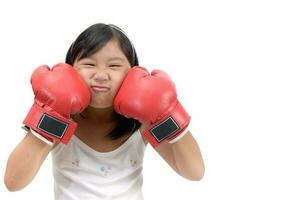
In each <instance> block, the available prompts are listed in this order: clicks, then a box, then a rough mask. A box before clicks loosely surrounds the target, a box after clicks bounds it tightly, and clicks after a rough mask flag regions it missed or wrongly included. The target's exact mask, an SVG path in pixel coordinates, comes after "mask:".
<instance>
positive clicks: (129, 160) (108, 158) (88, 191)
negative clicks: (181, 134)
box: [52, 130, 145, 200]
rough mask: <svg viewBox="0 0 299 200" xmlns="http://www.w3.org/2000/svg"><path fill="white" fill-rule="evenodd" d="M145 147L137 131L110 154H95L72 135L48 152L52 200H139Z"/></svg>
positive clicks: (141, 196)
mask: <svg viewBox="0 0 299 200" xmlns="http://www.w3.org/2000/svg"><path fill="white" fill-rule="evenodd" d="M144 151H145V144H144V141H143V139H142V136H141V133H140V131H139V130H137V131H135V132H134V133H133V134H132V135H131V136H130V137H129V138H128V139H127V141H126V142H124V143H123V144H122V145H121V146H119V147H118V148H117V149H115V150H113V151H111V152H103V153H101V152H97V151H95V150H93V149H92V148H91V147H89V146H88V145H86V144H85V143H83V142H82V141H81V140H80V139H79V138H78V137H76V136H75V135H74V136H72V138H71V140H70V142H69V143H68V144H67V145H64V144H58V145H57V146H56V147H55V148H54V149H53V150H52V160H53V174H54V181H55V183H54V192H55V199H56V200H70V199H72V200H74V199H78V200H79V199H80V200H82V199H84V200H85V199H86V200H92V199H105V200H108V199H109V200H116V199H117V200H119V199H122V200H125V199H130V200H135V199H136V200H137V199H138V200H140V199H141V200H142V199H143V195H142V183H143V176H142V164H143V155H144Z"/></svg>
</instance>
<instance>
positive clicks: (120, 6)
mask: <svg viewBox="0 0 299 200" xmlns="http://www.w3.org/2000/svg"><path fill="white" fill-rule="evenodd" d="M295 2H296V1H287V0H284V1H282V0H281V1H277V0H271V1H270V0H269V1H265V0H251V1H237V0H235V1H233V0H228V1H220V0H218V1H215V0H214V1H213V0H210V1H197V2H196V1H187V0H184V1H173V0H172V1H166V0H164V1H162V0H161V1H158V0H157V1H154V0H151V1H129V0H126V1H108V0H106V1H100V0H98V1H92V0H84V1H74V0H69V1H58V0H55V1H54V0H51V1H33V0H25V1H22V0H19V1H16V0H10V1H6V2H5V1H1V3H0V26H1V30H0V33H1V34H0V56H1V57H0V58H1V66H0V76H1V78H0V81H1V84H0V87H1V88H0V91H1V98H0V100H1V115H0V117H1V120H0V123H1V139H0V178H1V181H0V199H5V200H9V199H41V198H42V199H53V178H52V174H51V162H50V157H48V158H47V160H46V161H45V163H44V164H43V165H42V168H41V170H40V171H39V173H38V175H37V176H36V178H35V179H34V180H33V182H32V183H31V184H30V185H28V186H27V187H26V188H25V189H23V190H21V191H18V192H15V193H11V192H8V191H7V190H6V188H5V185H4V183H3V177H4V172H5V166H6V161H7V158H8V156H9V154H10V153H11V151H12V150H13V149H14V147H15V146H16V145H17V144H18V142H19V141H20V140H21V139H22V138H23V136H24V132H23V131H22V130H21V129H20V125H21V123H22V120H23V119H24V117H25V115H26V114H27V112H28V109H29V108H30V106H31V104H32V99H33V95H32V91H31V86H30V83H29V78H30V74H31V72H32V70H33V69H34V68H35V67H36V66H38V65H40V64H44V63H46V64H48V65H53V64H55V63H57V62H63V61H64V57H65V54H66V51H67V49H68V47H69V45H70V44H71V43H72V42H73V40H74V39H75V37H77V35H78V34H79V33H80V32H81V31H83V30H84V29H85V28H87V27H88V26H89V25H91V24H93V23H97V22H104V23H113V24H116V25H118V26H120V27H121V28H123V29H124V30H125V31H126V33H127V34H128V35H129V37H130V38H131V40H132V42H133V43H134V45H135V47H136V50H137V53H138V56H139V58H140V64H141V65H143V66H145V67H147V68H149V69H154V68H159V69H163V70H165V71H167V72H168V73H169V74H170V75H171V76H172V78H173V80H174V81H175V82H176V85H177V90H178V96H179V99H180V101H181V102H182V104H183V105H184V106H185V108H186V109H187V110H188V111H189V113H190V114H191V115H192V124H191V131H192V132H193V135H194V137H195V138H196V140H197V141H198V143H199V145H200V148H201V150H202V154H203V157H204V160H205V164H206V173H205V177H204V178H203V180H202V181H200V182H191V181H188V180H186V179H184V178H182V177H180V176H178V175H177V174H175V172H173V171H172V170H171V168H170V167H169V166H167V164H166V163H165V162H164V161H163V160H162V159H161V158H160V157H159V156H158V154H157V153H155V151H154V150H153V149H151V147H148V148H147V150H146V154H145V158H144V159H145V161H144V188H143V191H144V196H145V199H205V200H206V199H209V200H212V199H213V200H214V199H230V200H234V199H236V200H237V199H238V200H239V199H242V200H247V199H248V200H249V199H250V200H252V199H287V200H290V199H299V190H298V186H299V158H298V157H299V156H298V154H299V145H298V144H299V141H298V134H299V123H298V122H299V106H298V104H299V96H298V88H299V65H298V64H299V58H298V55H299V39H298V38H299V37H298V36H299V14H298V13H299V12H298V10H299V7H298V6H297V5H296V4H295Z"/></svg>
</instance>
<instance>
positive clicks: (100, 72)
mask: <svg viewBox="0 0 299 200" xmlns="http://www.w3.org/2000/svg"><path fill="white" fill-rule="evenodd" d="M93 79H94V80H95V81H96V82H103V81H107V80H109V73H108V72H107V71H106V70H105V69H97V70H96V71H95V73H94V75H93Z"/></svg>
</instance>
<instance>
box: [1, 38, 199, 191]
mask: <svg viewBox="0 0 299 200" xmlns="http://www.w3.org/2000/svg"><path fill="white" fill-rule="evenodd" d="M73 66H74V68H75V69H76V71H77V72H78V74H79V75H80V76H81V77H82V78H83V79H84V80H85V82H86V83H87V84H88V86H90V87H91V86H95V85H97V86H107V87H108V88H109V89H107V91H101V92H99V91H95V90H93V89H92V87H91V101H90V105H89V106H88V107H87V108H86V109H85V110H84V111H83V112H82V113H81V114H82V115H83V116H84V118H83V117H81V116H80V115H74V116H73V119H74V120H75V121H76V122H78V127H77V129H76V132H75V135H76V136H77V137H78V138H80V140H82V142H84V143H85V144H87V145H88V146H90V147H91V148H93V149H94V150H96V151H99V152H109V151H113V150H114V149H116V148H118V147H119V146H120V145H121V144H123V143H124V142H125V141H126V140H127V139H128V137H129V136H127V135H125V136H123V137H122V138H119V139H117V140H111V139H109V138H108V137H106V136H107V134H108V133H109V132H110V131H111V130H112V129H113V128H114V127H115V125H116V121H115V113H114V109H113V99H114V97H115V95H116V93H117V91H118V89H119V87H120V86H121V84H122V81H123V80H124V78H125V76H126V74H127V73H128V71H129V70H130V68H131V67H130V64H129V62H128V60H127V58H126V56H125V55H124V54H123V52H122V51H121V49H120V47H119V44H118V42H117V41H116V40H111V41H109V42H108V43H107V44H106V45H105V46H104V47H103V48H102V49H100V50H99V51H98V52H96V53H95V54H93V55H92V56H90V57H88V58H84V59H80V60H76V61H75V63H74V65H73ZM146 128H147V126H146V125H145V124H142V125H141V127H140V132H141V133H142V132H143V131H144V130H145V129H146ZM143 140H144V142H145V143H147V141H146V140H145V138H143ZM55 145H57V144H54V146H49V145H48V144H46V143H44V142H43V141H41V140H40V139H38V138H37V137H35V136H34V135H33V134H32V133H31V132H30V130H29V131H28V134H27V135H26V136H25V137H24V138H23V140H22V141H21V142H20V143H19V144H18V145H17V146H16V148H15V149H14V151H13V152H12V153H11V155H10V156H9V158H8V161H7V166H6V171H5V177H4V183H5V185H6V187H7V189H8V190H9V191H17V190H20V189H22V188H24V187H25V186H26V185H28V184H29V183H30V182H31V181H32V180H33V178H34V177H35V175H36V174H37V172H38V170H39V169H40V166H41V165H42V163H43V161H44V160H45V158H46V157H47V156H48V154H49V152H50V151H51V150H52V149H53V148H54V147H55ZM155 150H156V152H157V153H158V154H159V155H160V156H161V157H162V158H163V159H164V160H165V161H166V162H167V163H168V165H169V166H170V167H172V169H173V170H175V171H176V172H177V173H178V174H179V175H181V176H183V177H185V178H186V179H188V180H194V181H198V180H201V178H202V177H203V174H204V162H203V158H202V155H201V152H200V149H199V146H198V144H197V142H196V141H195V140H194V138H193V136H192V134H191V132H190V131H188V132H187V134H186V135H185V136H183V137H182V138H181V139H180V140H179V141H177V142H176V143H174V144H170V143H162V144H161V145H159V146H158V147H157V148H155Z"/></svg>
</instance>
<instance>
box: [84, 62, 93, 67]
mask: <svg viewBox="0 0 299 200" xmlns="http://www.w3.org/2000/svg"><path fill="white" fill-rule="evenodd" d="M83 65H85V66H89V67H94V66H95V64H92V63H84V64H83Z"/></svg>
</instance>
